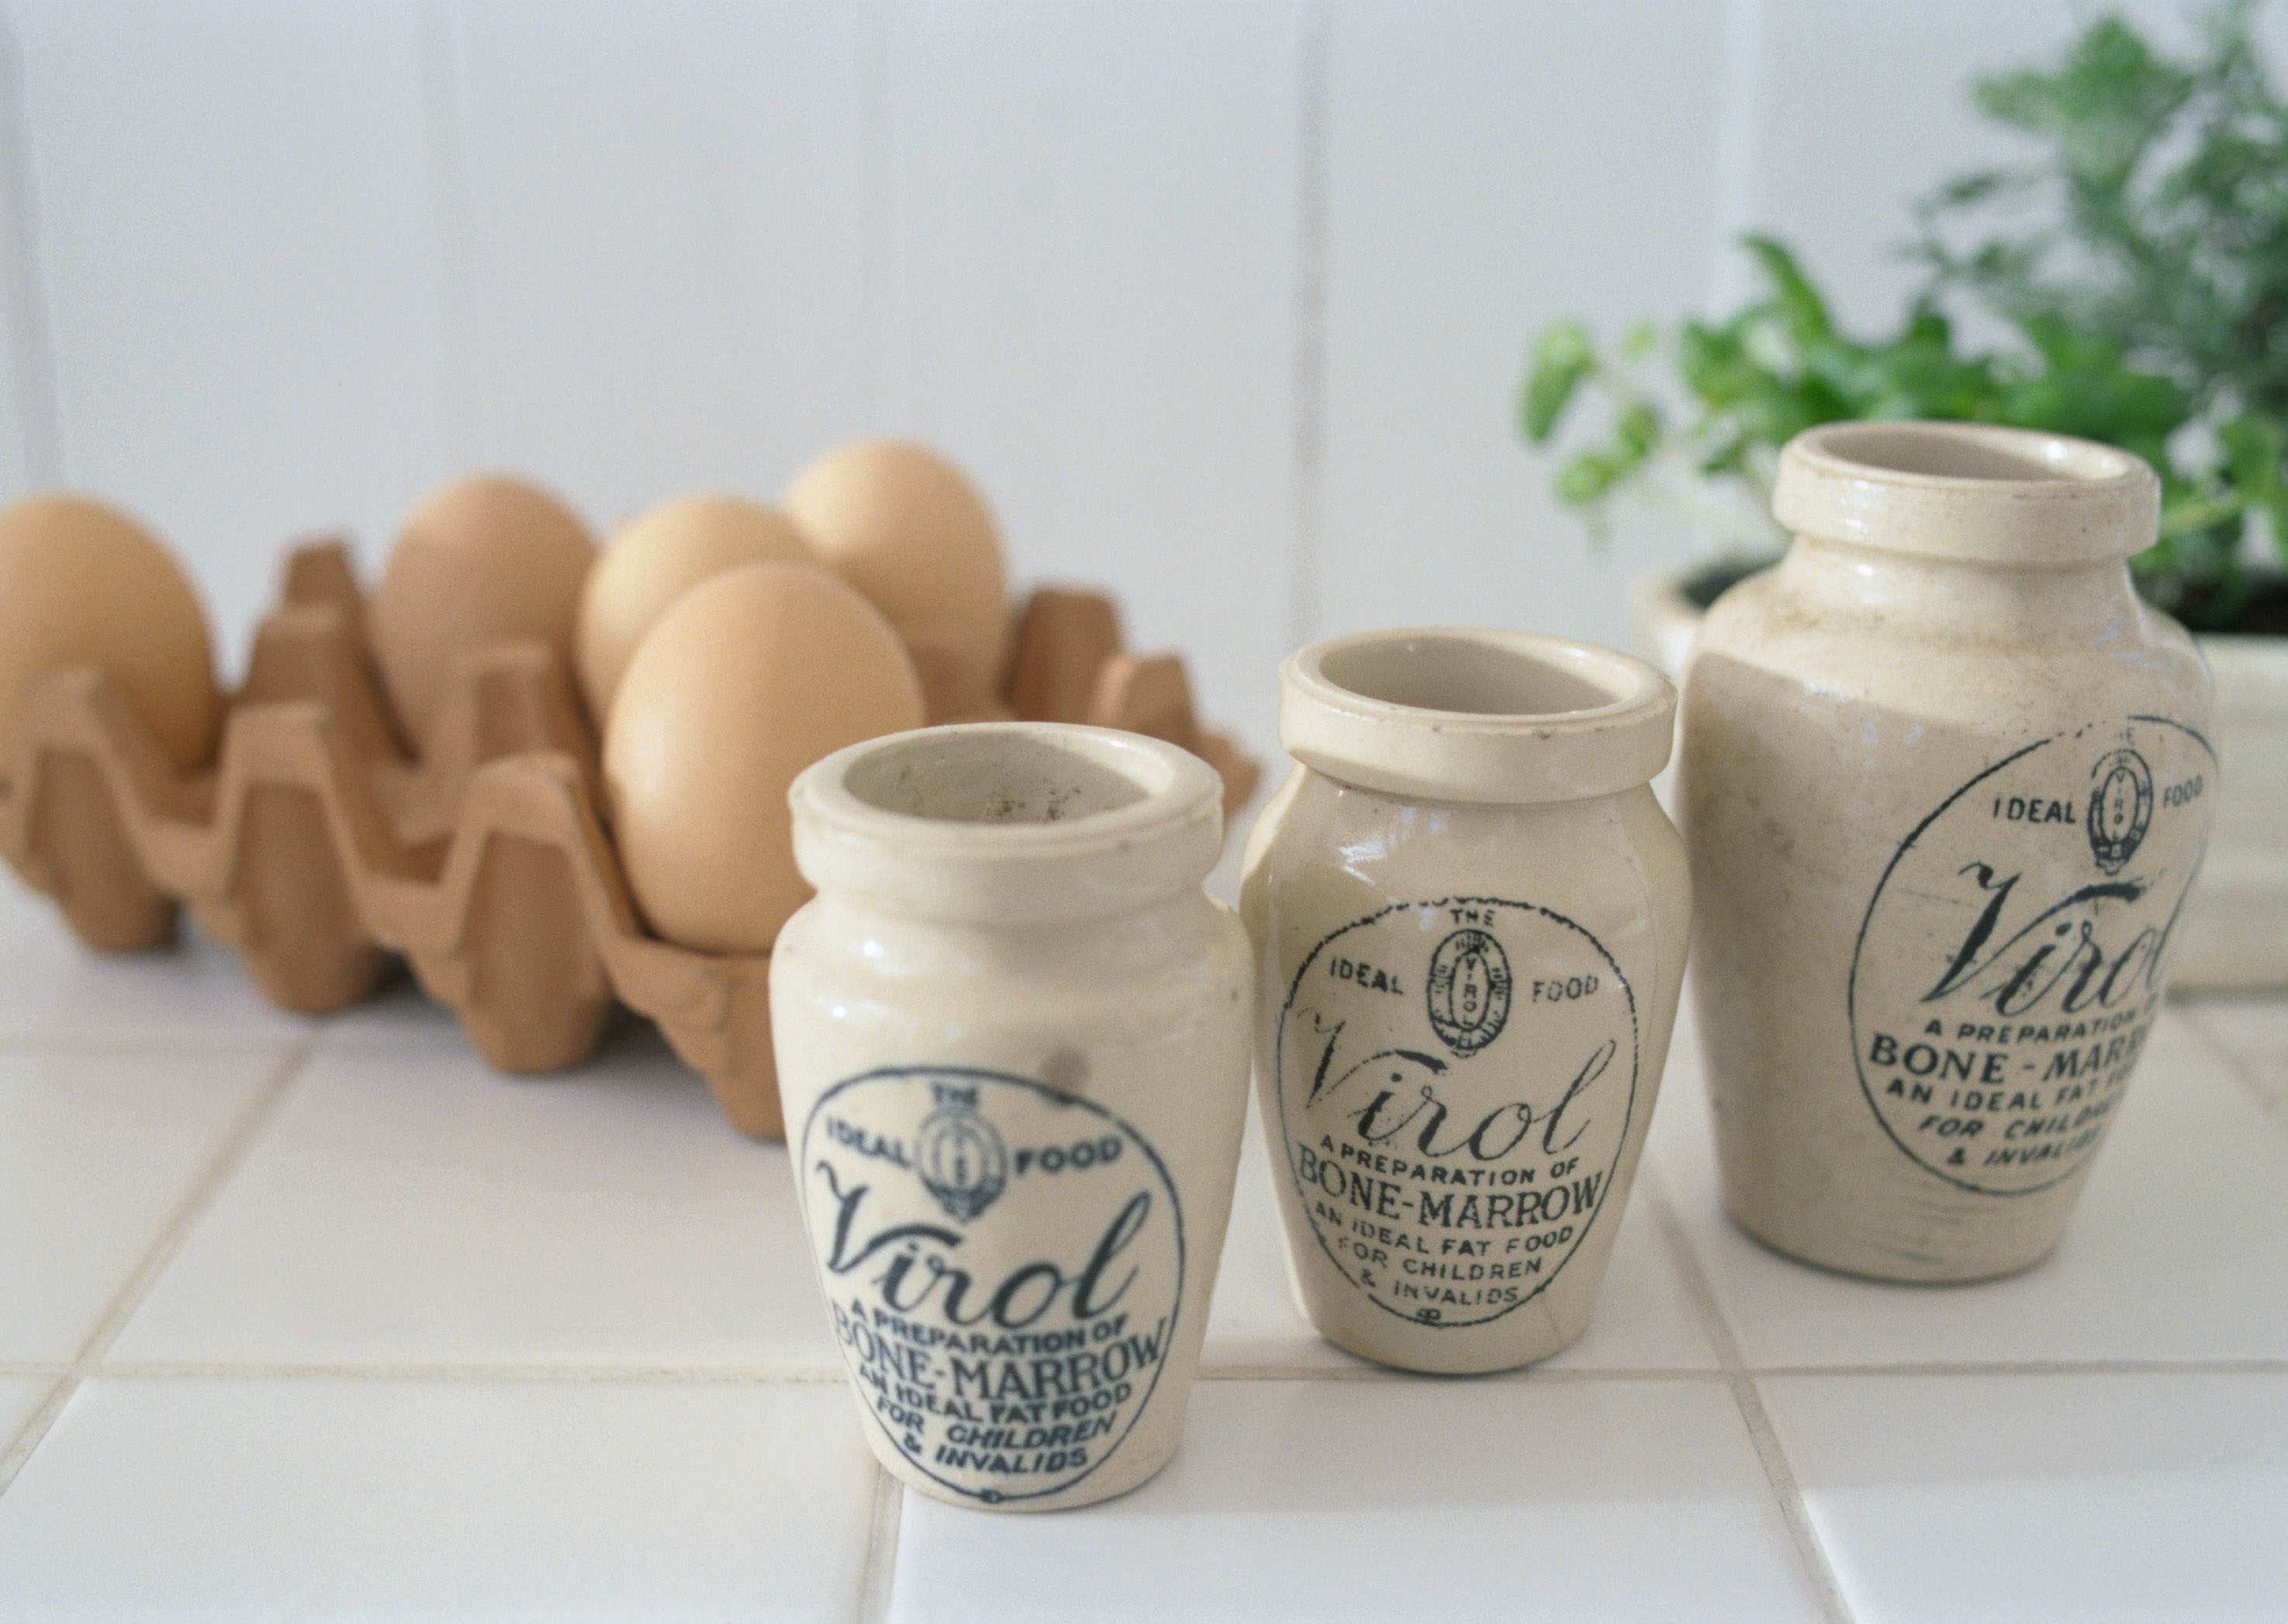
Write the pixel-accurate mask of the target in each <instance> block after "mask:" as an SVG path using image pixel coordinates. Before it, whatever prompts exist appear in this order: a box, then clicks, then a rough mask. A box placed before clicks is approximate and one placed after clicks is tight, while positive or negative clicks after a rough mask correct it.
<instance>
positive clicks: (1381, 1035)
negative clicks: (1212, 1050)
mask: <svg viewBox="0 0 2288 1624" xmlns="http://www.w3.org/2000/svg"><path fill="white" fill-rule="evenodd" d="M1675 709H1676V695H1675V692H1674V690H1673V689H1672V688H1671V687H1670V685H1669V683H1668V680H1667V679H1666V678H1665V677H1663V676H1661V675H1660V673H1659V672H1657V671H1656V670H1654V669H1652V668H1651V667H1650V666H1648V665H1647V664H1645V663H1644V662H1643V661H1638V660H1632V659H1630V658H1628V657H1627V656H1626V655H1623V654H1613V653H1611V652H1609V651H1608V650H1605V649H1601V648H1594V647H1591V646H1587V645H1585V644H1579V643H1570V642H1565V641H1562V640H1560V639H1558V638H1543V637H1532V636H1527V635H1525V634H1522V633H1512V632H1499V631H1465V630H1414V631H1377V632H1366V633H1362V634H1359V635H1357V636H1354V637H1346V638H1334V639H1332V640H1331V641H1328V642H1324V643H1319V644H1315V645H1314V646H1310V647H1308V648H1306V649H1303V650H1302V651H1301V652H1299V653H1298V654H1294V655H1293V656H1291V658H1290V659H1289V660H1288V661H1287V662H1286V664H1285V665H1284V667H1283V668H1282V669H1281V672H1280V693H1279V736H1280V740H1281V742H1283V744H1284V745H1285V746H1286V747H1287V750H1288V752H1289V754H1291V755H1292V756H1293V757H1295V758H1296V760H1297V762H1298V763H1299V765H1298V766H1297V768H1296V769H1295V772H1294V773H1293V774H1292V776H1291V777H1290V778H1289V779H1288V780H1287V782H1286V783H1285V784H1284V785H1283V786H1282V787H1281V788H1280V790H1279V792H1278V794H1277V795H1276V796H1275V797H1274V798H1273V800H1272V802H1271V804H1269V805H1268V806H1267V807H1266V808H1265V810H1264V812H1263V816H1262V818H1261V819H1260V820H1259V821H1258V823H1257V824H1256V826H1255V828H1254V830H1253V832H1252V834H1251V837H1250V839H1249V842H1248V850H1247V857H1246V867H1245V873H1244V876H1243V881H1242V887H1241V898H1240V906H1241V913H1242V915H1243V917H1244V918H1245V920H1246V922H1247V925H1248V931H1249V934H1250V936H1251V938H1252V939H1253V940H1254V942H1255V947H1256V955H1257V975H1258V1010H1257V1025H1256V1033H1257V1036H1256V1077H1257V1095H1258V1098H1259V1102H1260V1105H1261V1108H1262V1113H1263V1125H1264V1132H1265V1137H1266V1139H1267V1142H1268V1144H1269V1145H1271V1146H1272V1164H1273V1168H1274V1183H1275V1185H1276V1187H1277V1192H1278V1200H1279V1208H1280V1213H1281V1216H1282V1217H1283V1220H1284V1222H1285V1226H1286V1232H1287V1251H1288V1258H1289V1261H1290V1263H1291V1265H1292V1272H1293V1277H1294V1280H1295V1284H1296V1288H1297V1291H1298V1294H1299V1296H1300V1297H1301V1299H1302V1303H1303V1308H1304V1311H1305V1312H1307V1314H1308V1315H1309V1316H1310V1318H1311V1320H1312V1322H1313V1323H1314V1324H1315V1325H1316V1326H1317V1327H1318V1328H1319V1330H1320V1332H1321V1333H1322V1334H1323V1335H1325V1336H1326V1337H1327V1338H1328V1339H1329V1340H1331V1341H1332V1342H1334V1343H1337V1344H1338V1345H1339V1346H1341V1347H1344V1348H1347V1349H1348V1350H1349V1351H1352V1352H1354V1353H1357V1354H1361V1355H1363V1356H1364V1357H1366V1358H1368V1359H1378V1360H1380V1361H1382V1362H1383V1363H1385V1364H1389V1365H1397V1366H1401V1367H1405V1368H1407V1369H1410V1370H1426V1371H1441V1372H1466V1371H1484V1370H1501V1369H1506V1368H1509V1367H1513V1366H1517V1365H1522V1364H1526V1363H1528V1362H1529V1361H1531V1360H1534V1359H1541V1358H1544V1357H1545V1356H1546V1355H1548V1354H1551V1353H1553V1352H1555V1351H1557V1350H1558V1349H1560V1348H1561V1347H1563V1346H1564V1345H1565V1344H1566V1343H1569V1342H1571V1341H1572V1340H1573V1339H1574V1338H1575V1337H1576V1336H1578V1335H1580V1334H1581V1332H1582V1330H1583V1329H1584V1328H1585V1327H1586V1325H1587V1324H1588V1320H1589V1314H1590V1310H1591V1309H1592V1307H1593V1305H1594V1303H1595V1301H1596V1296H1597V1291H1598V1287H1599V1286H1600V1285H1601V1282H1602V1280H1603V1279H1604V1272H1605V1264H1606V1260H1607V1258H1608V1256H1609V1255H1610V1253H1611V1250H1612V1245H1613V1236H1614V1232H1615V1231H1616V1230H1617V1229H1618V1227H1619V1225H1620V1218H1621V1210H1622V1207H1623V1204H1624V1202H1625V1200H1627V1196H1628V1192H1629V1186H1630V1183H1631V1181H1632V1179H1633V1176H1634V1175H1635V1172H1636V1165H1637V1158H1638V1155H1639V1153H1641V1150H1642V1149H1643V1146H1644V1137H1645V1129H1646V1127H1647V1125H1648V1123H1649V1122H1650V1121H1651V1118H1652V1108H1653V1100H1654V1097H1655V1096H1656V1094H1657V1092H1658V1090H1659V1088H1660V1075H1661V1066H1662V1062H1663V1060H1664V1058H1665V1057H1666V1055H1667V1052H1668V1039H1669V1030H1670V1027H1671V1026H1672V1022H1673V1020H1674V1018H1675V1014H1676V1002H1677V994H1678V988H1679V985H1680V979H1681V977H1682V974H1683V970H1684V955H1685V945H1686V941H1687V939H1688V928H1689V927H1688V914H1689V910H1690V900H1689V891H1688V882H1687V877H1686V864H1685V858H1684V850H1683V845H1682V843H1681V842H1680V840H1679V839H1678V837H1677V834H1676V831H1675V829H1674V828H1672V827H1671V826H1670V824H1669V821H1668V819H1667V817H1666V816H1665V815H1664V813H1663V812H1662V811H1661V809H1660V805H1659V804H1658V803H1657V802H1656V800H1655V799H1654V798H1653V794H1652V790H1651V788H1650V780H1651V779H1652V777H1653V775H1654V774H1655V773H1656V772H1659V771H1660V770H1661V768H1662V766H1663V765H1664V764H1665V763H1666V762H1667V760H1668V754H1669V741H1670V728H1671V723H1672V718H1673V717H1674V713H1675Z"/></svg>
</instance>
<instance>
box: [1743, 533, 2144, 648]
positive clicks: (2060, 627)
mask: <svg viewBox="0 0 2288 1624" xmlns="http://www.w3.org/2000/svg"><path fill="white" fill-rule="evenodd" d="M1775 579H1776V582H1777V584H1778V586H1779V588H1780V590H1781V591H1782V592H1783V593H1784V594H1785V595H1786V596H1788V597H1791V598H1803V599H1806V600H1807V601H1810V602H1814V603H1816V604H1818V605H1819V606H1821V607H1822V608H1823V609H1829V610H1832V609H1835V608H1846V609H1847V610H1850V611H1856V612H1857V613H1858V614H1863V615H1864V616H1865V617H1867V618H1868V619H1870V620H1879V621H1882V622H1886V623H1888V624H1897V623H1900V622H1924V623H1927V624H1931V625H1933V626H1935V627H1940V628H1942V629H1944V630H1946V631H1947V632H1948V633H1949V634H1950V635H1958V636H1965V637H1985V636H2001V637H2007V638H2076V639H2101V638H2104V637H2105V636H2107V635H2108V633H2109V632H2111V631H2115V630H2119V629H2121V628H2122V627H2124V626H2125V625H2126V624H2128V623H2130V622H2134V621H2136V620H2138V619H2140V618H2141V616H2142V615H2143V614H2145V613H2146V611H2145V609H2144V607H2143V606H2142V604H2141V602H2140V601H2139V599H2138V597H2137V594H2136V591H2135V589H2134V588H2133V586H2132V585H2131V583H2130V579H2129V567H2128V565H2127V563H2126V561H2125V560H2124V559H2121V558H2100V559H2095V560H2092V561H2088V562H2083V563H2074V564H2059V565H2050V566H2013V565H2006V564H1994V563H1985V562H1975V561H1970V560H1965V559H1958V558H1934V557H1931V556H1929V555H1927V554H1924V553H1914V552H1902V551H1892V550H1889V549H1887V548H1880V547H1870V546H1866V545H1863V544H1861V543H1853V542H1840V541H1834V540H1831V539H1829V538H1827V537H1823V536H1816V535H1799V536H1797V537H1796V539H1795V542H1794V543H1793V544H1792V545H1791V547H1790V548H1789V549H1788V551H1787V555H1786V557H1785V558H1783V559H1782V560H1781V563H1780V566H1779V568H1778V570H1777V572H1776V577H1775Z"/></svg>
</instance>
